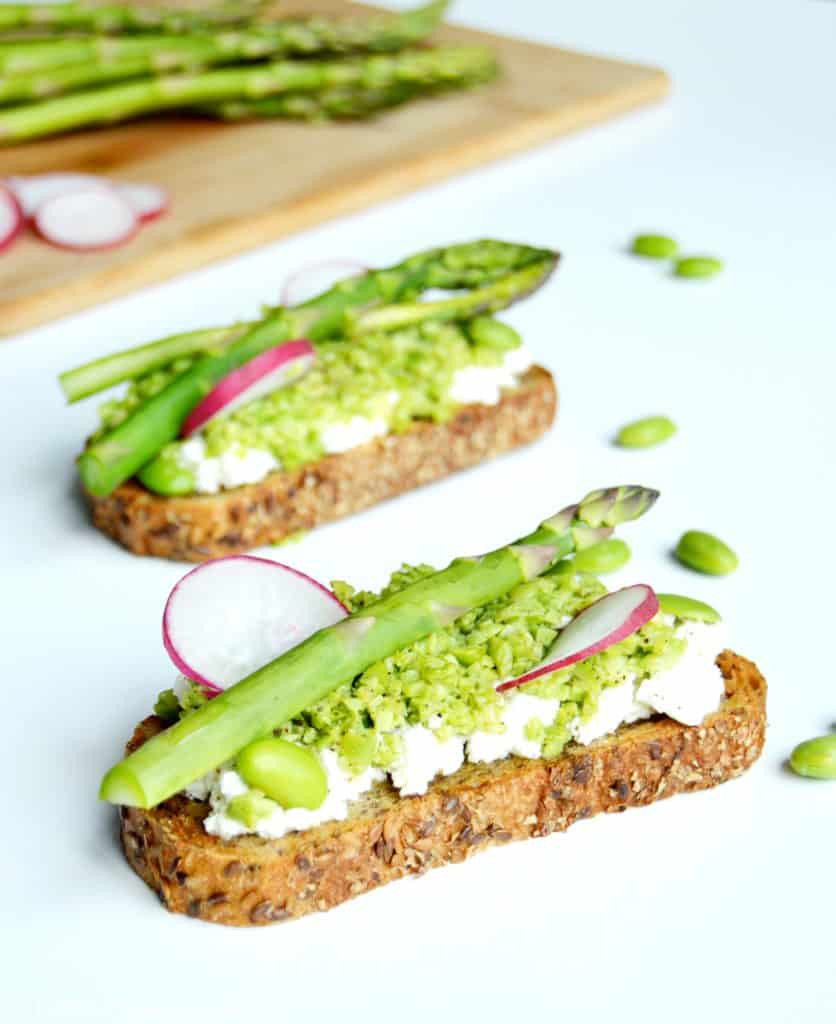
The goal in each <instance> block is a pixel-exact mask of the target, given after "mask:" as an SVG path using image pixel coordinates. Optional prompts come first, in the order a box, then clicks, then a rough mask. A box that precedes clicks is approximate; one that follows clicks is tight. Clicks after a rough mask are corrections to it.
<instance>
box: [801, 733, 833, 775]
mask: <svg viewBox="0 0 836 1024" xmlns="http://www.w3.org/2000/svg"><path fill="white" fill-rule="evenodd" d="M790 767H791V768H792V770H793V771H794V772H796V773H797V774H798V775H804V776H806V777H807V778H808V779H836V733H833V734H832V735H830V736H818V737H817V738H816V739H814V740H805V741H804V743H799V744H798V746H797V747H796V748H795V750H794V751H793V752H792V754H790Z"/></svg>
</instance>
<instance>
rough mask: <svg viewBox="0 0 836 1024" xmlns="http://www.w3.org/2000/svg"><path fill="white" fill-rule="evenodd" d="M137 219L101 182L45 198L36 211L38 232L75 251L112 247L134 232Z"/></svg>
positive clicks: (120, 199) (126, 205)
mask: <svg viewBox="0 0 836 1024" xmlns="http://www.w3.org/2000/svg"><path fill="white" fill-rule="evenodd" d="M138 227H139V220H138V219H137V216H136V214H135V213H134V211H133V209H132V208H131V207H130V206H129V205H128V203H127V202H126V201H125V200H124V199H123V198H122V197H121V196H120V195H118V193H116V192H115V191H114V190H113V189H112V188H107V187H105V186H102V185H95V186H90V187H88V188H84V189H78V190H77V191H74V192H65V193H63V195H60V196H54V197H53V198H52V199H48V200H47V201H46V202H44V203H43V204H42V205H41V206H39V207H38V210H37V212H36V214H35V228H36V230H37V232H38V234H39V235H40V236H41V237H42V238H43V239H44V240H45V241H47V242H49V243H50V244H52V245H57V246H59V247H60V248H62V249H73V250H74V251H76V252H90V251H92V250H94V249H112V248H113V247H114V246H117V245H122V244H123V243H124V242H127V241H129V240H130V239H131V238H133V236H134V235H135V234H136V232H137V229H138Z"/></svg>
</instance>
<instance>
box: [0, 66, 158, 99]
mask: <svg viewBox="0 0 836 1024" xmlns="http://www.w3.org/2000/svg"><path fill="white" fill-rule="evenodd" d="M145 74H147V69H146V67H145V64H144V62H143V61H123V62H122V63H120V64H70V65H69V66H68V67H65V68H54V69H51V70H48V71H36V72H34V73H33V74H27V75H12V76H11V77H5V78H0V104H9V103H32V102H37V101H39V100H44V99H46V98H48V97H49V96H61V95H63V94H64V93H67V92H74V91H75V90H77V89H84V88H87V87H89V86H95V85H110V84H111V83H113V82H123V81H125V79H128V78H140V77H142V76H143V75H145Z"/></svg>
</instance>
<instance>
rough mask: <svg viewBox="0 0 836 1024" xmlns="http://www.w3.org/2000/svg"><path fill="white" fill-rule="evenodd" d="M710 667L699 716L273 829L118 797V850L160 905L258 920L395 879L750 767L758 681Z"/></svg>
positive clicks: (180, 800) (391, 793) (761, 688)
mask: <svg viewBox="0 0 836 1024" xmlns="http://www.w3.org/2000/svg"><path fill="white" fill-rule="evenodd" d="M717 664H718V665H719V667H720V669H721V671H722V673H723V677H724V679H725V685H726V697H725V700H724V702H723V704H722V706H721V707H720V709H719V710H718V711H717V712H716V713H714V714H712V715H709V716H708V718H706V719H705V721H704V722H703V724H702V725H699V726H694V727H689V726H684V725H680V724H679V723H678V722H674V721H673V720H672V719H670V718H666V717H658V718H655V719H651V720H649V721H646V722H639V723H636V724H634V725H628V726H623V727H622V728H621V729H619V730H618V732H617V733H615V734H614V735H612V736H608V737H604V738H603V739H601V740H598V741H597V742H595V743H593V744H591V745H589V746H586V747H581V746H577V745H572V746H570V747H568V748H567V749H566V750H565V751H564V753H563V754H562V755H561V756H560V757H558V758H555V759H553V760H545V759H541V760H527V759H525V758H520V757H515V756H511V757H508V758H506V759H505V760H503V761H498V762H494V763H493V764H465V765H463V766H462V767H461V768H460V769H459V771H457V772H456V773H455V774H454V775H450V776H448V777H446V778H438V779H436V780H435V781H434V782H433V783H432V784H431V786H430V788H429V790H428V792H427V793H426V794H425V795H423V796H410V797H401V796H399V795H398V793H397V792H396V791H395V790H394V789H393V788H392V787H391V786H390V785H389V784H388V783H379V784H377V785H376V786H375V787H374V788H373V789H372V790H370V791H369V793H367V794H365V795H364V796H363V797H361V798H360V799H359V800H358V801H356V802H355V803H354V804H352V806H351V808H350V813H349V817H348V818H347V819H346V820H345V821H335V822H329V823H326V824H324V825H320V826H318V827H316V828H312V829H308V830H306V831H304V832H295V833H290V834H288V835H286V836H284V837H283V838H281V839H275V840H267V839H261V838H259V837H258V836H242V837H240V838H238V839H234V840H228V841H224V840H221V839H218V838H217V837H215V836H210V835H208V834H207V833H206V832H205V831H204V829H203V825H202V821H203V818H204V817H205V815H206V813H207V810H208V805H207V804H206V803H204V802H200V801H196V800H189V799H187V798H186V797H184V796H175V797H173V798H171V799H170V800H167V801H166V802H165V803H163V804H161V805H160V806H159V807H155V808H153V809H152V810H141V809H139V808H135V807H122V808H120V815H121V837H122V846H123V849H124V851H125V856H126V857H127V859H128V862H129V863H130V865H131V867H132V868H133V869H134V871H136V873H137V874H138V875H139V876H140V877H141V878H142V879H144V881H145V882H147V883H148V885H149V886H151V888H152V889H154V890H155V892H156V893H157V894H158V896H159V898H160V900H161V901H162V903H163V905H164V906H165V907H167V908H168V909H169V910H171V911H174V912H175V913H180V914H188V915H189V916H191V917H197V918H201V919H203V920H205V921H213V922H216V923H218V924H228V925H261V924H269V923H270V922H273V921H283V920H286V919H288V918H294V917H301V916H303V915H304V914H310V913H312V912H313V911H318V910H329V909H330V908H331V907H335V906H337V905H338V904H340V903H343V902H344V901H345V900H349V899H352V898H353V897H354V896H359V895H360V894H361V893H364V892H369V891H370V890H372V889H376V888H377V887H378V886H381V885H385V884H386V883H387V882H391V881H394V880H395V879H397V878H403V877H405V876H407V875H421V874H423V873H424V872H426V871H429V870H430V868H436V867H441V866H442V865H444V864H452V863H455V862H457V861H463V860H466V859H467V858H468V857H471V856H473V855H474V854H475V853H477V852H479V851H480V850H485V849H487V848H488V847H491V846H500V845H503V844H505V843H509V842H511V841H513V840H517V839H529V838H532V837H536V836H547V835H549V834H550V833H552V832H558V831H563V830H564V829H567V828H568V827H569V826H570V825H572V824H573V823H574V822H576V821H578V820H580V819H582V818H589V817H591V816H592V815H595V814H600V813H601V812H604V811H606V812H614V811H624V810H626V809H627V808H628V807H639V806H642V805H643V804H649V803H653V802H654V801H655V800H661V799H663V798H665V797H669V796H674V795H675V794H676V793H684V792H690V791H693V790H698V789H707V788H708V787H710V786H716V785H718V784H719V783H721V782H726V781H727V780H729V779H733V778H735V776H738V775H740V774H741V773H742V772H744V771H745V770H746V769H747V768H749V766H750V765H751V764H752V763H753V762H754V761H755V760H756V759H757V758H758V756H759V755H760V753H761V750H762V749H763V743H764V733H765V729H766V681H765V680H764V678H763V676H762V675H761V673H760V672H759V671H758V668H757V666H756V665H754V664H753V663H752V662H751V661H747V660H746V659H745V658H742V657H740V656H739V655H737V654H734V653H733V652H731V651H724V652H723V653H722V654H721V655H720V656H719V657H718V659H717ZM161 728H163V724H162V722H161V721H160V720H159V719H158V718H154V717H151V718H146V719H145V720H144V721H143V722H141V723H140V725H139V726H137V729H136V731H135V733H134V735H133V737H132V738H131V740H130V742H129V743H128V750H129V751H131V750H135V749H136V748H137V747H139V746H141V745H142V744H143V743H144V742H145V741H146V740H147V739H148V738H149V737H150V736H152V735H154V734H155V733H156V732H159V731H160V729H161Z"/></svg>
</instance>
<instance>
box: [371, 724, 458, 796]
mask: <svg viewBox="0 0 836 1024" xmlns="http://www.w3.org/2000/svg"><path fill="white" fill-rule="evenodd" d="M401 740H402V742H403V747H402V749H401V756H400V758H399V759H398V761H397V763H396V764H394V765H393V766H392V768H391V769H390V772H389V774H390V776H391V779H392V785H393V786H394V787H395V789H397V790H398V792H399V793H400V794H401V796H407V795H411V794H415V793H426V792H427V787H428V786H429V784H430V783H431V782H432V780H433V779H434V778H435V777H436V775H452V774H453V772H455V771H458V769H459V768H460V767H461V766H462V762H463V761H464V740H463V739H462V738H461V737H460V736H451V737H450V738H449V739H447V740H440V739H438V738H437V737H436V735H435V733H434V732H432V730H431V729H427V728H426V727H425V726H423V725H411V726H409V728H408V729H404V731H403V732H402V733H401Z"/></svg>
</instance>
